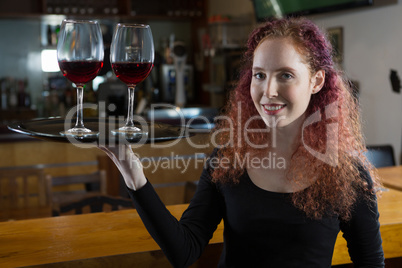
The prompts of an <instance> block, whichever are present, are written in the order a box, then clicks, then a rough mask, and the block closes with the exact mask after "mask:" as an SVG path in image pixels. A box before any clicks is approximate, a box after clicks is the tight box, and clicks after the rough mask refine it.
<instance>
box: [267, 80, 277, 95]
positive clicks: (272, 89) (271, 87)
mask: <svg viewBox="0 0 402 268" xmlns="http://www.w3.org/2000/svg"><path fill="white" fill-rule="evenodd" d="M264 95H265V97H267V98H274V97H277V96H278V87H277V85H276V84H275V82H274V81H269V80H268V81H267V83H266V85H265V90H264Z"/></svg>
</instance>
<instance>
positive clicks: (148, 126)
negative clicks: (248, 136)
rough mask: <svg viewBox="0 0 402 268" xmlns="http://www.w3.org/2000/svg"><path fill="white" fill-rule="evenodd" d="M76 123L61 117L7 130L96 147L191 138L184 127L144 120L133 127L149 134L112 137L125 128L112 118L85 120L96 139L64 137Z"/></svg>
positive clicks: (14, 124)
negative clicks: (95, 134) (115, 131)
mask: <svg viewBox="0 0 402 268" xmlns="http://www.w3.org/2000/svg"><path fill="white" fill-rule="evenodd" d="M74 123H75V119H72V120H71V121H70V122H69V120H66V119H63V118H49V119H36V120H31V121H25V122H17V123H13V124H10V125H9V126H8V128H9V129H10V130H13V131H15V132H18V133H22V134H25V135H29V136H32V137H35V138H39V139H44V140H51V141H60V142H72V143H74V142H75V143H76V142H81V143H88V142H91V143H93V142H97V143H98V144H110V143H122V142H123V143H124V142H125V141H127V142H129V143H152V142H162V141H167V140H173V139H180V138H184V137H188V136H190V135H191V130H190V129H189V128H186V127H185V126H171V125H167V124H162V123H152V122H147V121H145V120H138V121H137V122H135V124H136V126H138V127H139V128H141V129H143V130H144V131H146V132H148V135H143V136H138V135H113V134H112V133H111V130H113V129H116V128H117V127H119V126H121V125H124V121H119V120H116V119H115V118H111V119H108V118H86V119H85V126H87V127H88V128H90V129H92V130H94V131H99V135H98V136H97V137H85V136H84V137H78V136H76V137H73V136H63V135H61V134H60V131H63V130H65V129H69V128H70V127H71V126H73V125H74Z"/></svg>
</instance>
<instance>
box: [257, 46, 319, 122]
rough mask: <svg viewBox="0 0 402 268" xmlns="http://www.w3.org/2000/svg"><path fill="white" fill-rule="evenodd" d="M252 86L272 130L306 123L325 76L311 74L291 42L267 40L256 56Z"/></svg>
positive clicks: (259, 108)
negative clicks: (306, 116) (304, 117)
mask: <svg viewBox="0 0 402 268" xmlns="http://www.w3.org/2000/svg"><path fill="white" fill-rule="evenodd" d="M252 74H253V77H252V80H251V86H250V92H251V97H252V99H253V102H254V105H255V107H256V108H257V111H258V113H259V114H260V115H261V117H262V119H263V120H264V122H265V124H266V125H267V126H269V127H285V126H288V125H289V124H291V123H293V122H295V121H296V120H297V119H302V118H303V115H304V113H305V111H306V109H307V107H308V104H309V102H310V98H311V95H312V94H315V93H317V92H318V91H320V89H321V88H322V86H323V84H324V80H325V72H324V71H323V70H320V71H318V72H316V73H314V74H311V71H310V68H309V66H308V64H307V63H306V62H305V59H304V57H303V56H302V55H301V54H299V52H298V51H297V50H296V48H295V46H294V45H293V43H292V42H291V40H290V39H287V38H279V39H266V40H264V41H262V42H261V43H260V44H259V45H258V47H257V48H256V50H255V52H254V60H253V67H252Z"/></svg>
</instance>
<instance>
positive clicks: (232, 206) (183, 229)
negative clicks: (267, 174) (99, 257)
mask: <svg viewBox="0 0 402 268" xmlns="http://www.w3.org/2000/svg"><path fill="white" fill-rule="evenodd" d="M362 178H364V179H366V180H367V179H369V180H370V178H368V175H367V173H365V172H364V171H362ZM129 193H130V195H131V197H132V199H133V201H134V203H135V206H136V208H137V211H138V213H139V215H140V216H141V218H142V220H143V222H144V224H145V226H146V228H147V229H148V231H149V233H150V234H151V235H152V237H153V238H154V239H155V241H156V242H157V243H158V244H159V246H160V247H161V249H162V250H163V252H164V253H165V255H166V257H167V258H168V259H169V261H170V262H171V263H172V265H173V266H174V267H186V266H189V265H191V264H192V263H193V262H195V261H196V260H197V259H198V258H199V257H200V255H201V253H202V251H203V249H204V248H205V246H206V245H207V244H208V242H209V240H210V239H211V238H212V234H213V232H214V231H215V230H216V228H217V225H218V224H219V223H220V221H221V220H222V219H223V220H224V248H223V252H222V255H221V258H220V263H219V267H331V262H332V254H333V249H334V245H335V241H336V238H337V235H338V233H339V231H340V230H342V232H343V233H344V237H345V239H346V240H347V244H348V249H349V253H350V256H351V259H352V261H353V263H354V265H355V267H384V254H383V250H382V245H381V244H382V240H381V235H380V231H379V226H380V224H379V221H378V218H379V213H378V209H377V203H376V201H373V202H371V203H369V202H368V201H367V199H365V198H361V199H359V200H358V201H357V203H356V204H355V206H354V209H353V214H352V218H351V220H350V221H348V222H343V221H341V220H340V219H339V218H338V217H336V216H331V217H324V218H322V219H321V220H312V219H309V218H307V217H306V216H305V214H304V213H303V212H302V211H300V210H298V209H296V208H295V207H294V206H293V205H292V203H291V200H290V197H291V193H276V192H270V191H266V190H263V189H261V188H259V187H257V186H256V185H255V184H254V183H253V182H252V181H251V180H250V178H249V176H248V174H247V172H245V173H244V174H243V176H242V177H241V178H240V183H238V184H224V185H218V184H215V183H213V182H212V181H211V177H210V173H209V172H208V170H204V171H203V173H202V175H201V178H200V181H199V183H198V187H197V191H196V193H195V195H194V197H193V199H192V200H191V202H190V205H189V207H188V208H187V210H186V211H185V212H184V213H183V215H182V217H181V219H180V221H177V220H176V218H175V217H174V216H172V215H171V214H170V212H169V211H168V210H167V209H166V207H165V206H164V204H163V203H162V202H161V200H160V199H159V197H158V196H157V194H156V192H155V191H154V189H153V187H152V185H151V184H150V183H149V182H147V184H146V185H145V186H144V187H143V188H141V189H139V190H138V191H132V190H129Z"/></svg>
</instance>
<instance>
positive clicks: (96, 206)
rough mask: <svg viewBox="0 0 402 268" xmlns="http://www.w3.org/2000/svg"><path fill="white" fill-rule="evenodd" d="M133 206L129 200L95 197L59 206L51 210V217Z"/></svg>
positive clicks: (103, 196)
mask: <svg viewBox="0 0 402 268" xmlns="http://www.w3.org/2000/svg"><path fill="white" fill-rule="evenodd" d="M133 208H134V204H133V202H132V201H131V199H126V198H121V197H113V196H106V195H97V196H91V197H86V198H83V199H81V200H78V201H76V202H72V203H69V204H64V205H60V206H59V207H58V209H53V211H52V215H53V216H60V215H70V214H83V213H94V212H108V211H115V210H121V209H133Z"/></svg>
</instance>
